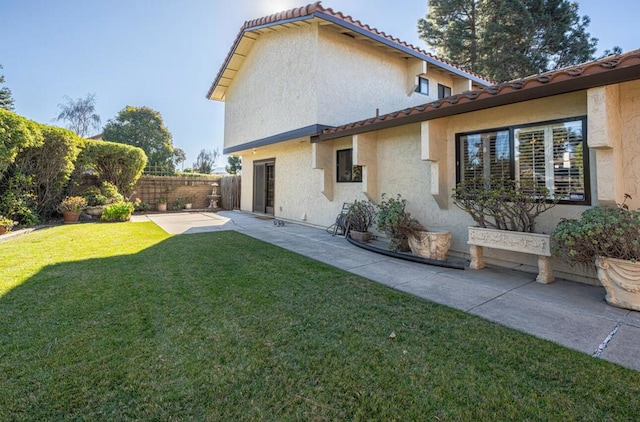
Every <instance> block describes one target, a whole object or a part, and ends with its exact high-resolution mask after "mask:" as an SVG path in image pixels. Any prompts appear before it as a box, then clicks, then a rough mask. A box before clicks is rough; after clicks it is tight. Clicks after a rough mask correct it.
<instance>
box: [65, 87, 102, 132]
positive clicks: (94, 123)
mask: <svg viewBox="0 0 640 422" xmlns="http://www.w3.org/2000/svg"><path fill="white" fill-rule="evenodd" d="M64 98H65V100H66V104H58V107H59V108H60V114H58V117H56V118H55V119H54V120H55V121H60V120H62V121H64V122H66V123H67V128H68V129H71V130H72V131H74V132H75V133H77V134H78V136H81V137H83V138H86V137H87V136H89V135H90V134H91V130H92V129H93V130H96V129H99V128H100V116H98V115H97V114H96V112H95V111H96V94H87V96H86V97H85V98H78V99H77V100H73V99H72V98H70V97H68V96H66V95H65V96H64Z"/></svg>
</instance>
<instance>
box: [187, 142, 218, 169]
mask: <svg viewBox="0 0 640 422" xmlns="http://www.w3.org/2000/svg"><path fill="white" fill-rule="evenodd" d="M219 156H220V151H219V150H218V148H216V149H214V150H213V151H211V150H207V149H202V150H200V154H198V158H196V162H195V163H193V171H194V172H197V173H204V174H209V173H211V172H212V171H213V170H214V168H215V166H216V161H218V157H219Z"/></svg>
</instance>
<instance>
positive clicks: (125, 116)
mask: <svg viewBox="0 0 640 422" xmlns="http://www.w3.org/2000/svg"><path fill="white" fill-rule="evenodd" d="M102 138H103V139H104V140H105V141H111V142H118V143H121V144H127V145H133V146H136V147H139V148H141V149H142V150H143V151H144V152H145V154H147V158H148V162H149V164H152V165H154V166H156V167H158V169H159V170H162V171H166V172H174V171H175V166H174V148H173V137H172V135H171V132H169V129H167V128H166V126H165V125H164V122H163V120H162V116H161V115H160V113H159V112H157V111H155V110H153V109H152V108H150V107H133V106H127V107H125V108H124V109H122V110H120V112H119V113H118V115H117V116H116V118H115V119H110V120H109V121H108V122H107V124H106V125H105V126H104V130H103V132H102Z"/></svg>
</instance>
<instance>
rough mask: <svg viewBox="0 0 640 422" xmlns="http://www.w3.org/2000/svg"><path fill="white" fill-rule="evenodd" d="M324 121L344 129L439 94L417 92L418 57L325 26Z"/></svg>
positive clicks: (320, 73)
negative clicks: (392, 50) (405, 54)
mask: <svg viewBox="0 0 640 422" xmlns="http://www.w3.org/2000/svg"><path fill="white" fill-rule="evenodd" d="M318 35H319V37H318V39H319V42H318V68H317V78H316V86H317V93H318V118H319V120H320V123H322V124H326V125H333V126H336V125H341V124H345V123H349V122H353V121H357V120H362V119H366V118H369V117H373V116H375V114H376V109H379V112H380V114H384V113H389V112H392V111H395V110H400V109H403V108H406V107H412V106H416V105H419V104H424V103H428V102H430V101H433V100H435V99H437V92H436V96H433V94H432V95H429V96H426V95H423V94H419V93H416V92H414V89H415V80H416V76H417V73H416V69H418V70H420V69H421V68H422V67H421V66H420V63H419V61H418V60H417V59H415V60H414V59H405V58H402V57H400V56H398V55H395V54H393V53H391V52H390V51H389V50H388V49H387V48H384V47H378V46H375V45H373V44H371V43H370V42H366V41H364V40H359V39H355V38H353V37H351V36H349V35H345V34H341V33H339V32H336V31H334V30H331V29H327V28H323V27H322V26H320V28H319V34H318Z"/></svg>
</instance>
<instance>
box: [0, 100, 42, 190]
mask: <svg viewBox="0 0 640 422" xmlns="http://www.w3.org/2000/svg"><path fill="white" fill-rule="evenodd" d="M42 141H43V138H42V133H41V132H40V129H39V128H38V125H37V124H36V123H35V122H32V121H31V120H28V119H25V118H24V117H22V116H18V115H17V114H15V113H12V112H10V111H8V110H5V109H3V108H0V180H2V178H3V175H4V173H5V172H6V171H7V169H8V168H9V165H11V164H13V162H14V160H15V159H16V157H17V155H18V153H19V152H20V151H22V150H23V149H25V148H29V147H34V146H38V145H42Z"/></svg>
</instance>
